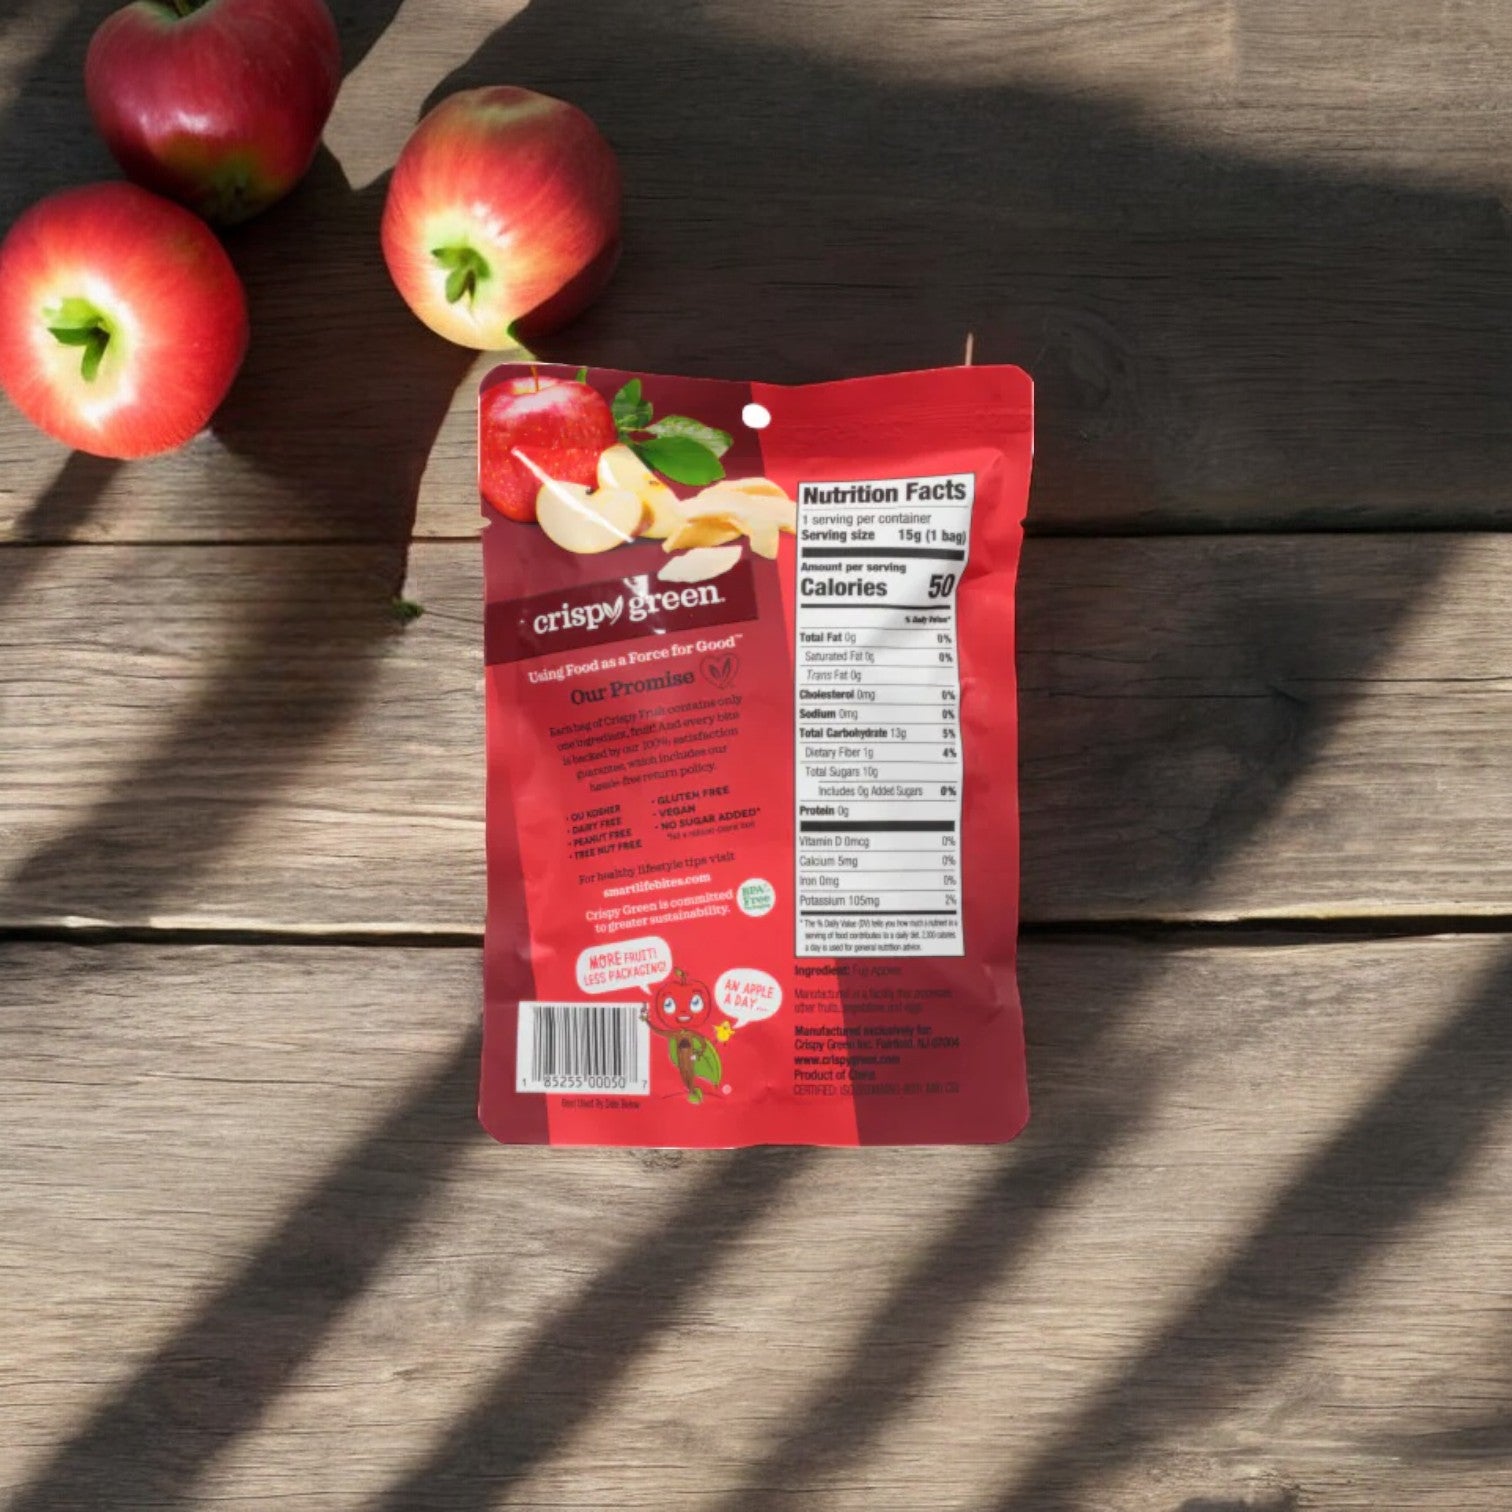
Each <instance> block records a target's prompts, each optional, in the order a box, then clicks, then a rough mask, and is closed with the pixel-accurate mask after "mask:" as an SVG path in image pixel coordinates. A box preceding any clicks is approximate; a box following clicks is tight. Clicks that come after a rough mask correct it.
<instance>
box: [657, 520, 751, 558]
mask: <svg viewBox="0 0 1512 1512" xmlns="http://www.w3.org/2000/svg"><path fill="white" fill-rule="evenodd" d="M744 534H745V521H743V520H739V519H736V518H735V516H734V515H729V514H701V515H697V516H695V517H694V518H692V519H689V520H685V521H684V522H683V523H682V524H681V525H679V526H678V528H677V529H676V530H675V531H674V532H673V533H672V534H671V535H669V536H668V537H667V539H666V540H665V541H663V542H662V549H663V550H664V551H686V550H687V549H688V548H689V547H692V546H723V545H724V544H725V542H727V541H738V540H739V539H740V538H741V536H743V535H744Z"/></svg>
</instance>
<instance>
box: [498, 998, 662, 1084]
mask: <svg viewBox="0 0 1512 1512" xmlns="http://www.w3.org/2000/svg"><path fill="white" fill-rule="evenodd" d="M650 1042H651V1034H650V1031H649V1030H648V1029H647V1027H646V1025H645V1023H644V1022H643V1021H642V1019H641V1005H640V1004H639V1003H521V1004H520V1031H519V1038H518V1041H517V1056H516V1062H515V1088H516V1090H517V1091H520V1092H618V1093H620V1094H622V1095H626V1096H630V1097H648V1096H650V1093H651V1064H650V1048H651V1043H650Z"/></svg>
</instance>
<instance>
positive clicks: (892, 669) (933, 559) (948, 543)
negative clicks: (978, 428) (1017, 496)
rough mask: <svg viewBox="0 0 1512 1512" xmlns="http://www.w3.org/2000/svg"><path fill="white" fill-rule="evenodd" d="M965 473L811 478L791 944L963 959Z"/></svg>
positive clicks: (802, 554)
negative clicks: (960, 640) (960, 624)
mask: <svg viewBox="0 0 1512 1512" xmlns="http://www.w3.org/2000/svg"><path fill="white" fill-rule="evenodd" d="M974 493H975V479H974V478H973V477H972V475H971V474H970V473H959V474H954V475H951V476H946V477H930V478H878V479H869V480H860V481H855V482H850V483H803V484H800V485H799V490H798V588H797V597H796V625H795V629H796V639H797V647H796V661H797V666H796V669H795V676H794V681H795V685H796V686H795V698H796V705H797V710H796V719H795V728H796V730H797V750H796V758H795V759H796V772H795V778H796V781H795V784H794V788H795V809H796V814H795V819H796V835H795V839H796V852H797V873H798V875H797V888H796V895H797V900H798V902H797V910H796V911H797V953H798V954H799V955H800V956H890V955H915V956H955V955H961V954H963V953H964V949H965V946H964V942H963V939H962V933H961V860H960V845H961V734H960V699H961V679H960V669H959V667H958V665H957V643H956V610H955V595H956V588H957V586H958V585H959V583H960V579H961V574H962V572H964V571H965V567H966V552H967V545H968V541H969V539H970V534H971V506H972V500H973V496H974Z"/></svg>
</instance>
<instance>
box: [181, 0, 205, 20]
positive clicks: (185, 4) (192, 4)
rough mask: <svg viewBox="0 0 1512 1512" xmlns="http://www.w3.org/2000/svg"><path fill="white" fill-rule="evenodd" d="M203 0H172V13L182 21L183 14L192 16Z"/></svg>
mask: <svg viewBox="0 0 1512 1512" xmlns="http://www.w3.org/2000/svg"><path fill="white" fill-rule="evenodd" d="M204 3H205V0H173V9H174V13H175V14H176V15H177V16H178V18H179V19H180V20H181V21H182V20H183V18H184V17H185V16H192V15H193V14H194V13H195V11H197V10H198V9H199V8H200V6H202V5H203V4H204Z"/></svg>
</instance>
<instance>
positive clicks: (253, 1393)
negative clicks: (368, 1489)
mask: <svg viewBox="0 0 1512 1512" xmlns="http://www.w3.org/2000/svg"><path fill="white" fill-rule="evenodd" d="M480 1046H481V1036H480V1034H479V1033H478V1032H477V1031H473V1032H472V1033H469V1034H467V1035H465V1036H464V1037H463V1039H462V1040H461V1041H460V1042H459V1044H458V1045H457V1048H456V1049H455V1051H454V1052H453V1053H452V1054H451V1055H450V1056H449V1057H448V1058H447V1060H446V1063H445V1065H444V1066H442V1067H441V1069H440V1070H439V1071H437V1072H436V1074H435V1075H433V1076H432V1077H430V1078H429V1079H428V1080H427V1081H426V1082H425V1083H424V1084H423V1085H422V1086H421V1087H419V1088H418V1089H417V1090H416V1091H415V1092H414V1093H413V1094H412V1095H410V1096H409V1097H408V1098H406V1099H405V1101H404V1102H403V1103H402V1104H401V1105H400V1106H399V1107H397V1108H396V1109H395V1110H394V1111H393V1112H392V1113H390V1114H389V1115H388V1117H386V1118H385V1119H384V1120H383V1122H382V1123H381V1124H379V1125H378V1126H377V1127H376V1128H375V1129H374V1130H373V1131H372V1133H370V1134H369V1135H367V1136H366V1137H365V1138H363V1139H362V1140H361V1141H360V1142H359V1143H358V1144H357V1145H356V1146H355V1147H354V1148H352V1149H350V1150H348V1151H346V1152H345V1153H344V1154H343V1155H342V1156H341V1158H340V1159H339V1160H338V1161H337V1162H336V1164H335V1165H334V1166H333V1167H332V1169H331V1170H330V1172H329V1173H328V1174H327V1175H326V1176H325V1177H324V1178H323V1179H322V1180H321V1181H320V1182H319V1184H318V1185H316V1186H315V1187H314V1188H313V1189H311V1190H310V1191H307V1192H305V1193H303V1194H301V1196H300V1197H299V1199H298V1200H297V1201H296V1202H295V1204H294V1205H293V1207H292V1208H291V1210H290V1213H289V1216H288V1217H287V1218H286V1219H285V1220H284V1221H283V1222H282V1223H281V1224H279V1225H278V1227H277V1228H276V1229H274V1230H273V1232H272V1233H270V1234H269V1235H268V1236H267V1238H265V1239H264V1240H263V1241H262V1243H261V1244H259V1245H258V1247H257V1249H256V1251H255V1252H254V1253H253V1254H252V1255H250V1256H249V1257H248V1258H247V1259H246V1261H245V1262H243V1264H242V1265H241V1266H240V1267H238V1269H237V1270H236V1271H235V1272H234V1273H233V1274H232V1275H231V1276H230V1277H228V1278H227V1279H226V1280H225V1281H224V1282H223V1283H222V1284H221V1285H220V1286H218V1287H217V1288H216V1289H215V1291H214V1293H213V1294H212V1295H211V1296H210V1297H209V1298H208V1299H207V1300H206V1301H205V1302H203V1303H202V1304H201V1305H200V1306H199V1307H198V1308H197V1309H196V1310H195V1311H194V1312H193V1313H192V1314H191V1315H190V1316H189V1317H188V1318H186V1319H185V1320H184V1322H182V1323H181V1324H179V1326H178V1327H177V1328H175V1329H174V1331H173V1333H172V1335H171V1336H170V1337H169V1338H168V1339H167V1340H165V1341H164V1342H163V1343H162V1344H160V1345H159V1346H158V1348H157V1349H156V1350H155V1351H154V1352H153V1354H152V1356H151V1358H150V1359H148V1360H146V1361H145V1362H144V1363H143V1364H141V1365H140V1366H138V1367H137V1368H136V1369H135V1370H134V1371H133V1373H132V1376H131V1379H130V1380H129V1381H128V1382H127V1383H126V1384H125V1385H123V1386H122V1387H120V1388H119V1389H118V1390H116V1391H115V1392H114V1393H113V1394H112V1395H111V1396H110V1397H109V1398H108V1399H107V1400H106V1401H105V1402H103V1403H102V1404H101V1405H100V1406H99V1407H97V1408H96V1409H95V1410H94V1411H93V1412H92V1413H91V1414H90V1417H89V1420H88V1422H86V1423H85V1425H84V1426H83V1427H82V1428H81V1429H80V1430H79V1431H78V1432H77V1433H75V1434H74V1435H73V1436H72V1437H71V1438H70V1439H69V1440H68V1441H67V1442H66V1443H65V1444H63V1445H62V1447H60V1448H59V1449H58V1451H57V1452H56V1453H55V1454H54V1455H53V1457H52V1458H51V1460H49V1461H48V1462H46V1463H45V1464H44V1465H43V1466H42V1467H41V1469H40V1470H39V1471H38V1472H37V1473H36V1474H35V1475H34V1476H33V1477H32V1478H31V1480H30V1481H29V1482H28V1484H27V1485H26V1486H24V1487H23V1488H21V1489H20V1490H19V1491H18V1492H17V1493H16V1496H15V1498H14V1499H13V1500H12V1501H11V1502H10V1504H9V1508H8V1512H80V1509H81V1508H85V1507H88V1508H91V1509H96V1512H138V1509H140V1508H143V1507H155V1508H160V1509H164V1512H167V1509H172V1508H179V1507H189V1506H193V1505H196V1504H197V1503H196V1502H195V1501H194V1498H193V1490H194V1484H195V1481H196V1479H197V1478H198V1476H199V1475H200V1474H201V1473H202V1472H203V1471H204V1469H205V1468H206V1466H207V1465H208V1464H209V1463H210V1462H211V1461H212V1460H213V1459H214V1458H215V1457H216V1456H217V1455H219V1454H221V1453H223V1452H224V1450H225V1448H226V1446H227V1444H228V1443H229V1442H230V1441H231V1440H232V1439H234V1438H235V1436H236V1435H238V1434H240V1433H244V1432H246V1431H247V1430H249V1429H250V1428H252V1427H253V1426H254V1425H255V1424H256V1422H257V1420H258V1418H259V1416H260V1415H261V1413H262V1411H263V1409H264V1408H265V1407H266V1406H267V1404H268V1403H269V1402H271V1401H272V1400H273V1399H274V1398H275V1397H276V1396H277V1395H278V1393H279V1392H281V1391H282V1390H283V1389H284V1388H285V1387H286V1386H287V1385H288V1384H289V1382H290V1381H291V1380H292V1379H293V1376H294V1374H295V1372H296V1371H297V1370H298V1369H299V1367H300V1366H301V1365H302V1364H303V1363H304V1362H305V1361H306V1360H308V1359H309V1358H310V1357H311V1356H312V1355H313V1354H314V1353H315V1351H316V1350H317V1349H319V1347H320V1345H321V1342H322V1340H323V1339H324V1338H325V1337H326V1335H327V1334H328V1333H329V1332H330V1330H331V1329H332V1328H333V1327H334V1326H335V1325H336V1323H337V1322H338V1321H339V1319H340V1318H341V1316H342V1314H343V1313H344V1312H345V1311H346V1309H347V1308H349V1307H350V1306H351V1305H352V1303H353V1302H355V1301H356V1300H357V1298H358V1297H360V1296H361V1295H362V1292H363V1289H364V1288H365V1287H366V1286H367V1285H368V1283H369V1282H370V1281H371V1280H372V1277H373V1275H374V1273H375V1272H376V1271H377V1270H378V1268H379V1266H380V1265H381V1264H382V1262H383V1260H384V1258H385V1256H387V1255H388V1254H389V1253H390V1252H391V1251H392V1250H393V1249H394V1247H395V1246H396V1245H400V1244H402V1243H403V1242H404V1239H405V1236H406V1235H407V1234H408V1233H410V1231H411V1230H413V1229H414V1227H415V1225H416V1224H417V1223H418V1222H419V1221H420V1220H421V1218H422V1217H423V1216H424V1213H425V1210H426V1208H427V1206H428V1204H429V1203H431V1202H432V1201H433V1200H434V1199H435V1197H436V1196H437V1194H438V1193H439V1192H440V1191H441V1190H442V1184H443V1183H444V1181H445V1178H446V1175H447V1173H448V1172H449V1171H450V1170H451V1169H452V1168H453V1167H454V1166H455V1165H456V1164H457V1162H458V1161H459V1160H460V1159H461V1157H462V1156H463V1155H464V1154H465V1152H466V1151H467V1149H468V1148H469V1146H470V1145H472V1144H473V1143H475V1142H476V1140H477V1139H480V1138H482V1137H483V1136H482V1135H481V1134H476V1133H474V1131H473V1125H472V1121H471V1118H470V1113H471V1109H472V1104H473V1101H474V1094H475V1090H476V1086H477V1057H478V1054H479V1051H480Z"/></svg>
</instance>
